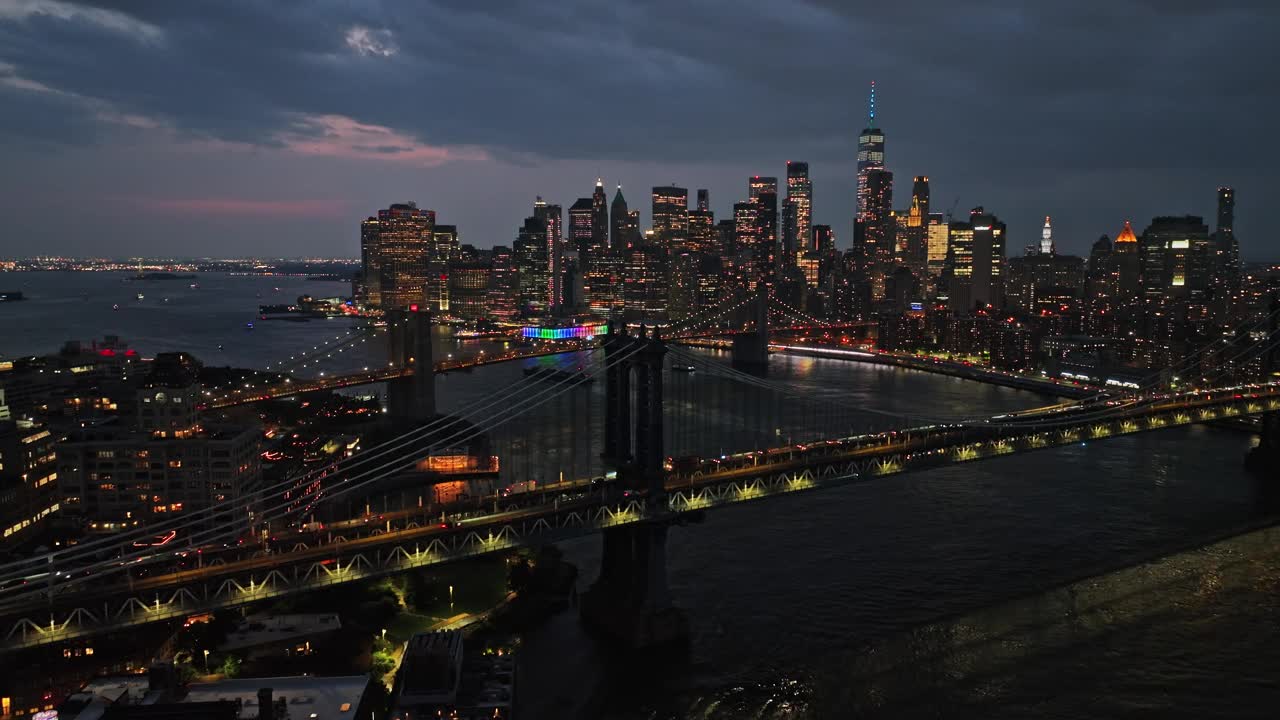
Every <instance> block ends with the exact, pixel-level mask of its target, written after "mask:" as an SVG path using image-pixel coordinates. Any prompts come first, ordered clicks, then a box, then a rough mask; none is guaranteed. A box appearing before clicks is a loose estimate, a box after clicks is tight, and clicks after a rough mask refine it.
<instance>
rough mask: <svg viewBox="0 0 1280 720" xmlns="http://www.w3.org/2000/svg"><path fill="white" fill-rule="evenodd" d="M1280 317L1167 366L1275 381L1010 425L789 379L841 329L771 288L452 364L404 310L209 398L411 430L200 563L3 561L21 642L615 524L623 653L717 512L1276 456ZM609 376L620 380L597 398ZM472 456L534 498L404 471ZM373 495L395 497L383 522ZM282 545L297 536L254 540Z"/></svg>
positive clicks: (669, 607)
mask: <svg viewBox="0 0 1280 720" xmlns="http://www.w3.org/2000/svg"><path fill="white" fill-rule="evenodd" d="M1278 326H1280V305H1278V304H1275V303H1273V304H1272V306H1271V308H1270V312H1269V314H1268V315H1267V316H1266V317H1264V318H1262V319H1261V320H1259V321H1258V322H1256V323H1254V324H1253V325H1252V326H1250V327H1249V328H1242V331H1244V332H1246V333H1252V337H1255V338H1259V339H1258V340H1257V341H1256V342H1253V343H1251V344H1249V345H1248V346H1247V347H1240V346H1238V345H1233V346H1230V347H1228V348H1206V349H1203V350H1201V351H1199V352H1197V353H1195V354H1193V355H1191V356H1188V357H1187V358H1185V359H1184V360H1183V361H1182V362H1181V363H1180V364H1179V366H1178V367H1175V368H1171V369H1170V370H1171V371H1172V372H1173V373H1174V374H1177V373H1179V372H1182V371H1184V370H1190V369H1191V368H1193V367H1194V368H1205V367H1226V366H1231V365H1233V364H1238V363H1240V362H1241V361H1242V360H1244V361H1249V360H1253V361H1259V362H1260V363H1261V366H1262V367H1263V369H1264V379H1263V380H1262V381H1259V382H1255V383H1249V384H1238V383H1234V382H1231V381H1226V380H1221V379H1215V378H1212V377H1206V378H1202V380H1201V381H1199V382H1188V383H1186V384H1185V385H1184V386H1183V387H1180V388H1178V389H1177V390H1170V389H1168V388H1167V387H1165V386H1164V384H1163V383H1161V382H1160V381H1157V380H1152V381H1151V382H1150V383H1148V384H1147V385H1145V386H1142V387H1138V388H1127V389H1125V390H1124V391H1122V392H1120V391H1116V390H1099V391H1097V392H1091V393H1089V394H1087V395H1085V396H1084V397H1079V398H1077V399H1074V400H1072V401H1069V402H1062V403H1058V404H1054V405H1050V406H1047V407H1041V408H1034V409H1030V410H1023V411H1018V412H1013V413H1007V414H1002V415H998V416H993V417H976V416H975V417H961V416H954V417H928V416H915V417H904V416H900V415H894V414H890V413H884V412H879V411H871V410H868V409H866V408H861V407H858V404H857V403H856V402H855V401H854V400H852V399H851V398H850V397H849V396H848V395H845V394H842V392H841V390H840V389H839V388H837V387H833V388H829V389H826V390H823V391H819V392H814V391H811V390H805V391H801V390H798V389H797V388H795V387H793V386H790V385H787V384H784V383H780V382H776V381H773V380H770V379H769V377H768V373H767V361H768V353H769V350H770V333H778V332H783V331H799V330H810V329H822V328H830V327H832V326H830V325H829V324H828V323H824V322H822V321H819V320H816V319H814V318H812V317H809V316H807V315H805V314H804V313H801V312H799V311H797V310H795V309H794V308H791V307H789V306H787V305H786V304H784V303H782V302H780V301H779V300H777V299H776V298H774V297H772V296H770V295H768V294H767V292H766V291H764V290H761V291H759V292H756V293H751V294H746V295H742V296H738V297H734V298H731V299H730V300H727V301H726V302H725V303H723V304H722V305H721V306H718V307H716V308H712V309H709V310H707V311H704V312H703V313H701V314H699V315H697V316H694V317H691V318H688V319H686V320H684V321H682V322H680V323H676V324H673V325H670V326H666V327H661V328H656V327H645V326H644V325H640V326H633V327H628V326H625V325H622V324H615V323H611V324H610V325H609V327H608V328H607V330H605V331H604V332H602V333H601V334H599V335H596V336H594V337H590V338H587V337H584V338H581V339H580V340H577V341H574V342H570V343H567V344H564V345H560V346H557V347H555V348H553V349H547V348H546V347H545V346H534V347H533V348H532V349H523V350H516V351H512V352H509V353H496V354H493V355H488V356H485V355H477V356H475V357H472V358H466V359H460V360H453V359H452V358H450V359H449V360H445V361H442V362H437V361H436V360H435V359H434V358H433V357H432V355H433V352H432V346H431V339H430V336H431V327H432V325H431V322H430V317H429V316H428V314H427V313H425V312H417V311H416V310H414V309H409V310H404V311H397V312H393V313H390V314H389V317H388V322H387V325H386V327H385V328H367V329H362V330H359V331H354V332H352V333H351V334H350V335H348V336H345V337H339V338H336V339H335V341H334V342H332V343H330V344H328V345H325V346H317V347H315V348H313V349H312V350H311V351H309V352H303V353H298V354H296V355H295V356H294V357H293V358H291V359H290V360H288V361H286V362H285V363H282V364H281V366H280V367H278V368H276V369H277V370H283V369H286V368H291V369H296V368H298V367H301V366H310V365H313V364H315V363H316V362H318V361H319V360H320V359H321V358H323V357H326V356H331V355H333V354H335V353H337V352H339V351H341V350H343V349H344V348H345V347H347V346H349V345H350V344H352V343H355V342H362V341H364V342H367V341H368V340H369V339H370V337H371V335H372V334H374V333H382V332H385V334H386V336H387V337H386V345H387V348H388V362H387V365H386V367H384V368H377V369H374V370H363V371H361V372H358V373H352V374H336V375H328V374H327V373H326V374H325V375H323V376H321V377H317V378H314V379H311V380H306V381H299V382H293V381H292V379H289V380H287V381H285V382H282V383H279V384H276V385H273V386H271V387H268V388H266V389H263V388H260V387H253V388H247V389H246V388H241V389H240V390H231V391H227V392H225V393H221V394H218V395H211V396H210V397H209V400H208V402H207V407H208V408H209V409H211V410H212V409H216V408H221V407H228V406H231V405H237V404H246V403H252V402H257V401H260V400H264V399H270V398H276V397H285V396H289V395H298V394H304V393H308V392H315V391H319V390H331V389H336V388H342V387H352V386H356V385H363V384H370V383H382V382H385V383H387V388H388V402H389V408H388V410H389V414H390V417H391V421H392V423H393V426H394V427H395V428H396V430H397V434H396V435H395V436H394V437H391V438H389V439H386V440H383V441H382V442H380V443H378V444H376V445H375V446H373V447H370V448H367V449H365V450H363V451H361V452H359V453H357V454H355V455H354V456H351V457H348V458H343V459H341V460H338V461H334V462H330V463H328V464H326V465H324V466H323V467H318V468H314V469H307V470H305V471H301V472H299V473H297V474H295V475H293V476H290V477H287V478H285V479H283V480H280V481H277V482H272V483H270V484H268V485H266V486H265V487H261V488H258V489H256V491H254V492H252V493H249V494H248V495H247V496H242V497H241V498H239V499H237V500H235V501H229V502H226V503H220V504H215V505H214V506H212V507H209V508H206V509H204V510H198V511H194V512H192V513H189V514H187V515H186V516H184V517H183V519H182V520H181V521H180V522H177V523H176V524H173V525H172V526H168V527H166V528H165V530H166V531H167V530H173V531H176V532H177V533H179V537H181V538H182V541H181V544H182V545H183V546H184V547H185V548H188V549H189V550H191V551H193V552H196V553H197V556H198V557H199V561H198V563H197V564H196V565H195V566H191V565H190V564H186V565H180V564H178V563H175V562H174V561H173V553H169V552H156V551H155V549H154V548H148V547H136V546H134V543H136V542H137V541H140V540H145V539H147V538H148V537H151V536H154V534H155V533H156V531H157V528H155V527H150V528H140V529H137V530H133V531H128V532H124V533H120V534H117V535H113V536H110V537H100V538H93V539H89V540H86V541H84V542H81V543H80V544H78V545H73V546H70V547H68V548H65V549H59V550H56V551H54V552H50V553H47V554H44V555H40V556H37V557H32V558H26V559H21V560H15V561H11V562H7V563H4V564H3V565H0V652H7V651H13V650H17V649H22V648H28V647H35V646H40V645H46V644H52V643H58V642H62V641H66V640H70V639H74V638H80V637H85V636H89V635H93V634H97V633H103V632H111V631H119V630H124V629H127V628H129V627H134V626H139V625H144V624H148V623H154V622H162V621H174V620H181V619H183V618H186V617H189V616H191V615H193V614H198V613H203V612H208V611H212V610H217V609H222V608H233V607H240V606H245V605H249V604H251V603H257V602H260V601H265V600H271V599H274V598H280V597H284V596H288V595H292V594H297V593H305V592H308V591H311V590H316V589H320V588H325V587H330V586H334V585H338V584H342V583H349V582H355V581H362V580H368V579H372V578H378V577H383V576H388V575H393V574H396V573H402V572H406V571H410V570H414V569H417V568H423V567H426V566H429V565H435V564H439V563H446V562H450V561H454V560H458V559H462V558H468V557H474V556H478V555H484V554H487V553H495V552H506V551H510V550H512V549H517V548H522V547H534V546H539V545H543V544H547V543H554V542H557V541H561V540H566V539H570V538H575V537H581V536H585V535H589V534H596V535H599V537H600V538H601V542H602V543H603V553H602V558H601V567H600V569H599V574H598V577H597V578H596V580H595V581H594V583H593V584H592V585H591V586H590V588H589V589H588V590H587V591H585V592H584V594H583V595H582V597H581V602H580V610H581V613H582V616H583V620H584V622H586V623H587V624H588V625H589V626H591V627H593V628H594V629H596V630H597V631H599V632H600V633H602V634H604V635H605V636H607V637H611V638H613V639H614V640H615V641H616V642H618V643H619V644H621V645H623V646H626V647H631V648H643V647H648V646H653V645H660V644H664V643H666V642H669V641H672V640H676V639H679V638H681V637H683V636H684V635H685V634H686V633H687V619H686V618H685V617H684V615H683V613H682V612H681V610H680V609H679V607H678V606H677V604H676V603H675V602H674V600H673V598H672V597H671V596H670V594H669V593H668V590H667V576H666V575H667V574H666V539H667V533H668V531H669V529H670V528H671V527H672V526H673V525H679V524H684V523H690V522H700V521H702V520H703V518H704V517H705V514H706V513H708V512H710V511H713V510H715V509H717V508H721V507H725V506H729V505H734V504H737V503H744V502H766V501H768V500H769V499H771V498H776V497H779V496H783V495H788V494H790V493H796V492H810V491H820V490H822V489H823V488H829V487H833V486H838V485H842V484H847V483H854V482H868V481H873V480H878V479H881V478H884V477H885V476H889V475H895V474H899V473H903V472H908V471H920V470H927V469H929V468H935V467H940V466H945V465H950V464H956V463H968V462H977V461H982V460H986V459H991V458H999V457H1002V456H1006V455H1010V454H1013V453H1024V452H1035V451H1042V450H1050V449H1052V448H1054V447H1058V446H1062V445H1067V444H1072V443H1079V442H1084V441H1099V440H1105V439H1107V438H1113V437H1119V436H1123V435H1129V434H1133V433H1141V432H1151V431H1156V430H1160V429H1164V428H1170V427H1175V426H1180V425H1188V424H1194V423H1203V422H1210V421H1218V420H1225V419H1231V418H1238V417H1244V416H1260V417H1261V423H1260V436H1261V438H1260V442H1259V445H1258V447H1257V448H1255V449H1254V450H1253V451H1252V454H1251V455H1250V458H1249V461H1250V462H1251V463H1252V464H1254V465H1255V466H1257V467H1261V468H1263V469H1268V468H1274V467H1277V465H1276V463H1278V462H1280V381H1276V380H1274V378H1275V375H1274V370H1277V369H1280V330H1278ZM707 342H710V343H713V344H715V345H716V346H717V347H723V348H724V349H726V350H728V353H727V354H728V356H729V358H730V360H731V361H730V362H728V363H726V362H724V361H723V360H722V359H721V358H722V356H723V355H724V354H723V353H720V354H713V353H707V352H705V351H700V350H696V349H693V348H691V347H690V345H691V344H706V343H707ZM563 352H578V353H580V356H581V357H582V362H581V367H580V368H579V369H578V370H576V371H574V372H558V373H555V374H549V375H548V374H539V373H536V372H535V373H532V374H529V373H526V376H525V377H524V378H522V379H520V380H517V381H515V382H512V383H509V384H507V385H505V386H502V387H497V388H495V389H493V390H492V391H491V392H489V393H488V394H487V395H486V396H483V397H481V398H480V399H478V400H476V401H474V402H471V403H469V404H467V405H466V406H465V407H462V408H461V409H459V410H458V411H456V412H453V413H450V414H448V415H442V414H439V413H437V410H436V386H435V384H436V376H437V375H439V374H442V373H449V372H454V371H463V370H466V369H469V368H471V367H478V366H481V365H486V364H493V363H503V362H511V361H515V360H522V359H527V358H530V357H534V356H537V355H541V354H549V353H563ZM695 373H696V376H697V378H698V380H697V382H694V381H693V380H692V378H693V377H694V375H695ZM1184 376H1185V375H1184ZM708 379H711V380H713V381H708ZM597 382H599V383H600V384H601V385H602V386H603V389H602V391H601V390H595V391H593V389H592V388H593V386H594V387H597V388H598V387H599V386H597V385H595V384H596V383H597ZM538 417H544V418H545V417H557V418H561V422H558V423H554V424H553V423H546V422H538V421H536V418H538ZM565 418H568V419H569V420H570V422H564V421H563V419H565ZM459 447H467V448H471V449H472V450H471V451H470V453H471V454H472V455H475V454H476V451H475V450H474V449H475V448H483V449H485V451H486V453H487V454H488V457H490V458H491V460H492V463H493V467H492V468H489V467H485V466H483V463H482V464H481V465H482V466H481V467H479V468H469V469H470V470H479V471H487V470H496V468H497V465H498V463H499V461H500V460H501V459H503V458H504V457H505V458H506V461H503V462H502V466H503V467H502V469H501V476H502V478H503V482H504V483H507V484H509V485H510V484H518V485H521V486H522V487H524V488H526V489H525V490H523V491H521V492H518V493H504V492H501V491H499V490H498V489H497V487H496V486H495V487H493V488H491V490H490V491H489V492H487V493H485V492H480V493H476V494H475V495H471V494H465V495H459V496H458V497H456V498H455V499H452V500H449V501H443V502H432V503H424V502H423V500H422V497H421V489H420V488H418V487H415V486H413V484H412V480H411V479H407V478H412V477H413V475H412V470H413V469H414V468H418V467H421V465H422V463H423V462H425V460H426V459H428V458H432V457H435V456H439V455H442V454H448V453H450V452H456V449H457V448H459ZM516 450H521V451H522V452H515V451H516ZM513 457H520V458H522V459H523V460H522V461H516V462H511V461H510V459H511V458H513ZM1271 471H1272V472H1274V470H1271ZM464 473H465V471H464ZM371 496H377V497H381V498H383V500H382V501H383V502H384V503H386V502H387V501H386V498H387V497H392V496H394V497H397V498H398V499H397V502H396V504H395V506H394V507H391V506H390V505H385V506H384V508H383V512H381V513H377V514H376V515H374V514H373V513H372V510H371V509H370V507H369V505H368V502H367V499H368V498H369V497H371ZM415 498H416V500H415ZM317 518H321V519H322V520H318V519H317ZM371 520H372V521H371ZM761 532H770V530H768V529H762V530H761ZM268 535H271V536H273V537H274V538H277V539H279V538H282V540H277V542H275V543H273V544H272V545H271V546H268V545H267V544H266V543H265V542H255V541H252V540H251V541H250V542H249V543H247V544H239V545H237V544H236V543H237V541H240V540H243V539H244V538H254V539H265V538H266V537H267V536H268ZM227 545H231V546H232V547H233V548H236V549H237V551H236V552H231V553H219V554H212V553H211V554H210V555H209V557H208V560H207V561H205V559H204V557H203V555H202V554H201V553H200V552H199V551H200V549H202V548H206V547H216V546H227ZM121 547H124V548H125V550H124V551H123V553H120V552H119V549H120V548H121ZM139 568H146V570H147V571H146V572H145V573H139V572H137V571H138V569H139ZM32 578H34V580H31V579H32ZM29 580H30V581H29Z"/></svg>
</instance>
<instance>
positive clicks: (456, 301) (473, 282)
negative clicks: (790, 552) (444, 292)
mask: <svg viewBox="0 0 1280 720" xmlns="http://www.w3.org/2000/svg"><path fill="white" fill-rule="evenodd" d="M492 274H493V265H492V264H491V263H490V262H485V261H481V260H459V261H456V262H453V263H450V264H449V312H450V313H451V314H453V315H456V316H458V317H460V318H463V319H465V320H479V319H482V318H485V317H488V316H489V284H490V279H491V276H492Z"/></svg>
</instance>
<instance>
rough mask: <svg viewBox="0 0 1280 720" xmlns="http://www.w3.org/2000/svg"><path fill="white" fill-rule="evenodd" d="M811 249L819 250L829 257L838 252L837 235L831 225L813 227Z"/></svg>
mask: <svg viewBox="0 0 1280 720" xmlns="http://www.w3.org/2000/svg"><path fill="white" fill-rule="evenodd" d="M809 247H810V249H813V250H817V251H818V252H820V253H822V254H823V255H829V254H831V253H833V252H835V250H836V235H835V233H834V232H832V231H831V226H830V225H814V226H813V243H812V244H811V245H810V246H809Z"/></svg>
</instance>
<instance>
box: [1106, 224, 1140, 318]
mask: <svg viewBox="0 0 1280 720" xmlns="http://www.w3.org/2000/svg"><path fill="white" fill-rule="evenodd" d="M1111 251H1112V253H1113V254H1114V255H1115V259H1114V262H1115V266H1116V270H1115V272H1116V296H1117V298H1118V299H1119V301H1120V303H1121V304H1123V303H1136V302H1138V301H1140V300H1141V299H1142V296H1143V292H1142V259H1141V257H1140V253H1139V248H1138V236H1137V235H1135V234H1134V232H1133V226H1132V225H1131V224H1129V221H1128V220H1125V221H1124V228H1123V229H1122V230H1121V231H1120V234H1119V235H1116V241H1115V244H1114V245H1113V246H1112V250H1111Z"/></svg>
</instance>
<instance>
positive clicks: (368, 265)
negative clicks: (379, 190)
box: [360, 203, 436, 310]
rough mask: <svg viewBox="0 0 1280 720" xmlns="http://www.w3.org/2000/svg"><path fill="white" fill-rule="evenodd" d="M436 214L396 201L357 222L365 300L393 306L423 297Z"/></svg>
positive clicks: (415, 301)
mask: <svg viewBox="0 0 1280 720" xmlns="http://www.w3.org/2000/svg"><path fill="white" fill-rule="evenodd" d="M435 225H436V214H435V212H434V211H431V210H419V209H418V206H417V204H416V203H396V204H394V205H392V206H391V207H389V208H387V209H385V210H379V211H378V215H377V217H376V218H372V217H371V218H369V219H368V220H366V221H364V223H362V224H361V226H360V244H361V256H362V258H363V260H364V286H365V288H366V291H365V293H364V295H365V302H366V303H367V304H368V305H369V306H370V307H376V308H383V309H387V310H390V309H394V308H403V307H408V306H409V305H412V304H414V303H418V302H421V301H422V300H423V291H424V288H425V287H426V281H427V272H428V268H427V261H428V259H429V257H430V253H431V248H432V246H433V245H434V243H435Z"/></svg>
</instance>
